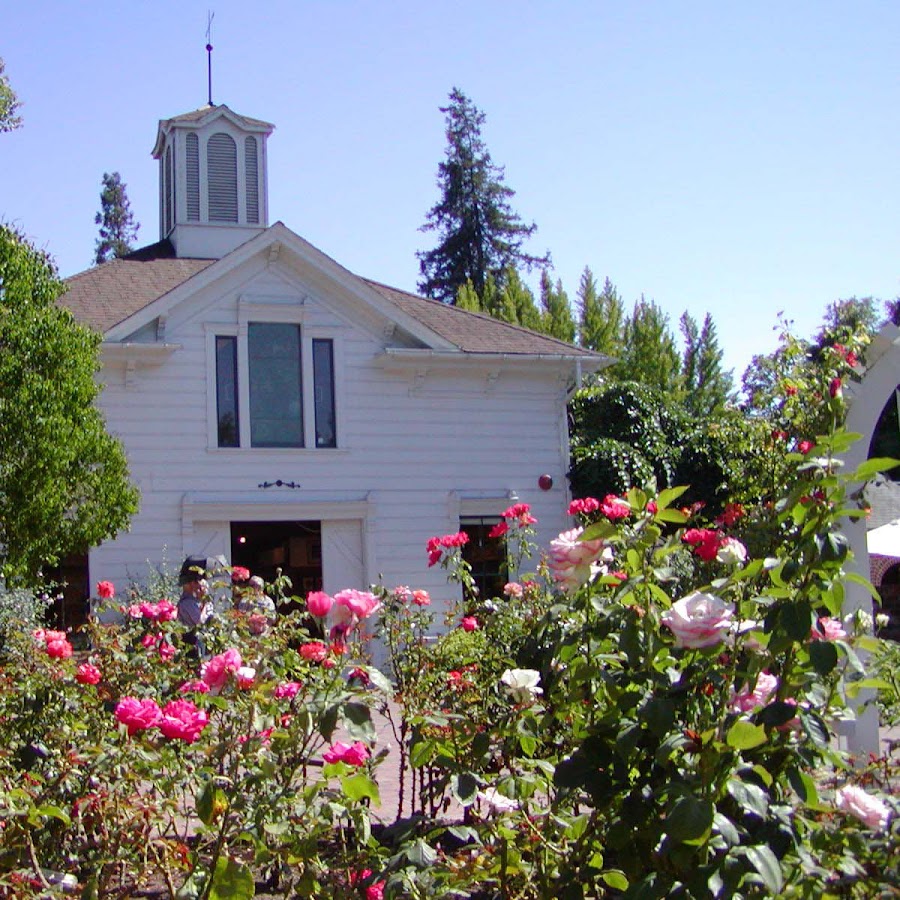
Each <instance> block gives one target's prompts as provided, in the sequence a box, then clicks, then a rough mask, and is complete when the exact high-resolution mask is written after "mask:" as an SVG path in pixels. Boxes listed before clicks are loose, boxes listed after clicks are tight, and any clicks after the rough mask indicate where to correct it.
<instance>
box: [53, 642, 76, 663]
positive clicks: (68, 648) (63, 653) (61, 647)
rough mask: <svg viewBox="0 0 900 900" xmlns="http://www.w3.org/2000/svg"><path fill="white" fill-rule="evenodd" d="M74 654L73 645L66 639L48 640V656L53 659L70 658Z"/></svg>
mask: <svg viewBox="0 0 900 900" xmlns="http://www.w3.org/2000/svg"><path fill="white" fill-rule="evenodd" d="M71 655H72V645H71V644H70V643H69V642H68V641H66V640H62V641H47V656H49V657H50V658H51V659H68V658H69V657H70V656H71Z"/></svg>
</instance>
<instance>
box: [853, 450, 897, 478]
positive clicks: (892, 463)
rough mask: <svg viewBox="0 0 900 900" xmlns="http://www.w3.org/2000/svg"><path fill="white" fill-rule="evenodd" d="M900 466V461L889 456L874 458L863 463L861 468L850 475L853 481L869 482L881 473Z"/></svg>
mask: <svg viewBox="0 0 900 900" xmlns="http://www.w3.org/2000/svg"><path fill="white" fill-rule="evenodd" d="M896 466H900V459H891V458H890V457H889V456H873V457H872V459H867V460H866V461H865V462H864V463H861V464H860V465H859V467H858V468H857V469H856V471H855V472H853V473H852V474H851V475H850V479H851V480H852V481H868V480H869V479H870V478H871V477H872V476H873V475H877V474H878V473H879V472H887V471H888V470H889V469H893V468H895V467H896Z"/></svg>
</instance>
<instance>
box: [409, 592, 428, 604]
mask: <svg viewBox="0 0 900 900" xmlns="http://www.w3.org/2000/svg"><path fill="white" fill-rule="evenodd" d="M412 598H413V603H415V604H416V606H428V604H429V603H431V596H430V595H429V593H428V591H413V592H412Z"/></svg>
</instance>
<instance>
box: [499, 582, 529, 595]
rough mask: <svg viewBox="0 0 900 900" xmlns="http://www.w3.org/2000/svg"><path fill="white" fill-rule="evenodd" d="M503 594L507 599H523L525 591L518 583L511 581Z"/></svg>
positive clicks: (506, 585)
mask: <svg viewBox="0 0 900 900" xmlns="http://www.w3.org/2000/svg"><path fill="white" fill-rule="evenodd" d="M503 593H504V594H506V596H507V597H521V596H522V594H524V593H525V589H524V588H523V587H522V585H521V584H519V582H518V581H509V582H507V583H506V584H505V585H503Z"/></svg>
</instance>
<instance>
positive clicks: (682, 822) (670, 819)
mask: <svg viewBox="0 0 900 900" xmlns="http://www.w3.org/2000/svg"><path fill="white" fill-rule="evenodd" d="M714 813H715V807H714V806H713V804H712V803H710V802H709V801H708V800H699V799H697V798H696V797H694V796H692V795H690V794H689V795H687V796H686V797H680V798H679V799H678V800H676V801H675V803H674V804H673V805H672V807H671V809H670V810H669V811H668V813H667V814H666V821H665V832H666V834H667V835H668V836H669V837H670V838H672V840H673V841H691V840H696V839H697V838H701V837H703V835H704V834H706V832H707V831H709V829H710V828H711V827H712V822H713V814H714Z"/></svg>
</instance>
